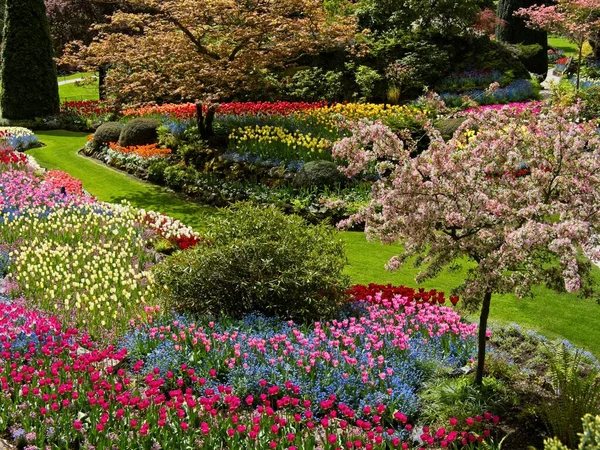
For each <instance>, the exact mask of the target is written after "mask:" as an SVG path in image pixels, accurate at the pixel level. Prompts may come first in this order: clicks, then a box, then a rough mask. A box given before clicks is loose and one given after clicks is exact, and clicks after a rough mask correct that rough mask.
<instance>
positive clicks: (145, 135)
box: [119, 118, 160, 147]
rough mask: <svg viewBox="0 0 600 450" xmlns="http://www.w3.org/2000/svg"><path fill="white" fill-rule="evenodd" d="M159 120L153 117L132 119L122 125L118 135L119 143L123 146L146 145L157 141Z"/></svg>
mask: <svg viewBox="0 0 600 450" xmlns="http://www.w3.org/2000/svg"><path fill="white" fill-rule="evenodd" d="M159 126H160V122H158V121H157V120H154V119H145V118H140V119H133V120H130V121H129V122H127V123H126V124H125V126H123V129H122V130H121V135H120V136H119V144H120V145H122V146H123V147H129V146H133V145H148V144H156V142H158V131H157V129H158V127H159Z"/></svg>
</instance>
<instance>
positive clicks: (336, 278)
mask: <svg viewBox="0 0 600 450" xmlns="http://www.w3.org/2000/svg"><path fill="white" fill-rule="evenodd" d="M207 225H208V226H207V227H206V228H207V229H208V230H209V231H208V232H207V234H206V235H205V236H204V238H205V240H204V243H202V244H200V245H198V246H196V247H195V248H193V249H191V250H187V251H185V252H177V253H175V254H174V255H172V256H170V257H169V258H167V259H165V260H163V261H162V262H161V263H160V264H158V265H157V266H155V268H154V274H155V277H156V281H157V284H158V285H159V286H165V289H164V291H163V294H162V295H163V300H164V303H165V306H166V307H167V308H168V309H174V310H176V311H178V312H188V313H195V314H212V315H216V316H218V315H227V316H233V317H239V316H241V315H243V314H246V313H250V312H260V313H262V314H265V315H267V316H278V317H282V318H285V319H293V320H295V321H299V322H310V321H314V320H318V319H322V318H328V317H333V315H334V314H335V312H336V311H337V309H338V307H339V306H340V304H341V302H342V301H343V299H344V298H345V289H346V287H347V278H346V277H345V276H344V275H343V274H342V270H343V268H344V265H345V264H346V257H345V255H344V246H343V244H342V242H341V241H340V239H339V238H338V237H337V235H336V233H335V231H334V230H333V229H332V228H330V227H327V226H325V225H317V226H313V225H307V224H306V222H304V220H302V219H301V218H299V217H297V216H286V215H285V214H283V213H282V212H280V211H279V210H277V209H275V208H256V207H253V206H251V205H249V204H245V203H240V204H238V205H236V206H235V207H233V208H232V209H230V210H227V211H225V212H224V213H223V214H221V215H218V216H216V217H214V218H213V219H212V222H211V223H210V224H207Z"/></svg>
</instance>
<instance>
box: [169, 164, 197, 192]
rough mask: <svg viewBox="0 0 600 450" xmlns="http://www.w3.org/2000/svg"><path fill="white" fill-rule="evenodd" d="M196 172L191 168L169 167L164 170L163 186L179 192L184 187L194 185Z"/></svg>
mask: <svg viewBox="0 0 600 450" xmlns="http://www.w3.org/2000/svg"><path fill="white" fill-rule="evenodd" d="M197 177H198V172H197V171H196V169H194V168H193V167H191V166H181V165H176V166H170V167H166V168H165V169H164V180H165V184H166V185H167V186H169V187H170V188H172V189H174V190H176V191H181V190H183V189H184V187H185V186H186V185H190V184H194V183H195V182H196V178H197Z"/></svg>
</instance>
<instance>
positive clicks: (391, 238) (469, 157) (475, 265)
mask: <svg viewBox="0 0 600 450" xmlns="http://www.w3.org/2000/svg"><path fill="white" fill-rule="evenodd" d="M578 111H579V106H577V107H572V108H570V109H555V110H546V111H542V112H532V111H530V110H525V111H523V112H521V113H519V114H518V115H516V114H515V113H514V112H512V113H511V112H510V110H509V109H503V110H501V111H486V112H482V113H478V114H475V115H473V116H471V117H470V118H469V119H467V120H466V121H465V123H464V124H463V125H462V126H461V127H460V128H459V129H458V130H457V131H456V133H455V134H454V137H453V138H452V139H450V140H449V141H448V142H445V141H444V139H443V138H442V137H441V135H440V134H439V132H437V131H436V130H434V129H433V128H432V129H430V130H429V138H430V139H431V144H430V147H429V149H428V150H426V151H425V152H423V153H422V154H421V155H419V156H417V157H416V158H412V159H411V158H410V156H409V152H410V148H407V147H406V146H404V145H403V143H402V141H401V140H400V139H399V138H398V137H396V136H395V135H394V134H393V133H392V132H391V131H390V130H389V129H388V128H386V127H385V126H383V125H382V124H379V123H375V124H370V123H367V122H362V123H359V124H358V125H357V126H356V127H355V129H354V130H353V134H352V136H351V137H347V138H345V139H343V140H341V141H340V142H339V143H338V144H336V146H335V147H334V155H335V157H337V158H343V159H346V160H349V162H350V164H349V166H348V167H347V168H346V169H345V170H346V173H347V174H348V175H354V174H356V173H358V172H360V171H361V170H363V169H365V168H370V169H371V170H372V169H373V167H375V168H377V170H378V171H379V173H380V176H381V178H380V180H379V181H378V182H376V183H375V185H374V188H373V198H372V201H371V203H370V205H369V206H368V207H367V208H366V209H365V210H364V211H363V212H362V213H361V214H360V217H355V218H354V220H362V221H364V222H365V225H366V232H367V234H368V236H370V237H378V238H380V239H381V241H382V242H383V243H394V242H402V243H403V244H404V249H405V250H404V253H403V254H402V255H400V256H397V257H394V258H392V259H391V260H390V261H389V263H388V268H390V269H397V268H399V267H401V265H402V263H404V262H405V261H406V259H407V258H408V257H416V259H415V264H416V265H418V266H421V267H423V270H422V271H421V272H420V273H419V275H418V276H417V281H418V282H420V281H422V280H423V279H426V278H431V277H435V276H436V275H437V274H439V273H440V272H441V271H442V269H444V268H451V267H455V266H456V265H457V264H458V261H460V258H465V257H466V258H467V259H469V260H470V261H471V262H472V266H469V269H468V271H467V275H466V278H465V280H464V282H463V283H462V285H460V286H458V287H457V289H456V291H457V292H456V293H460V294H461V295H462V296H463V298H464V301H465V303H466V304H467V305H470V306H472V307H473V306H476V305H479V304H481V305H482V306H481V314H480V320H479V351H478V362H477V373H476V382H477V383H478V384H481V382H482V377H483V369H484V361H485V346H486V327H487V322H488V315H489V311H490V303H491V300H492V295H493V294H497V293H510V292H513V293H515V294H517V295H518V296H519V297H523V296H525V295H526V294H530V291H531V288H532V287H533V286H534V285H538V284H546V285H547V286H549V287H551V288H554V289H557V290H566V291H568V292H573V291H578V290H581V293H582V294H584V295H590V294H591V292H592V291H591V287H590V286H591V283H590V277H589V271H590V268H591V264H590V262H589V261H588V260H587V259H586V258H585V257H583V256H582V254H581V250H582V249H583V250H584V251H585V252H586V254H588V255H590V257H592V258H598V257H600V252H599V251H598V249H597V248H596V245H595V244H594V236H597V235H598V232H599V230H600V215H599V213H600V140H599V138H598V135H597V134H596V132H595V130H596V126H595V125H594V124H592V123H583V124H578V123H575V120H574V119H575V117H576V116H577V114H578ZM474 130H477V131H474ZM351 220H352V219H351Z"/></svg>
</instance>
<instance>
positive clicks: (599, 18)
mask: <svg viewBox="0 0 600 450" xmlns="http://www.w3.org/2000/svg"><path fill="white" fill-rule="evenodd" d="M515 15H516V16H520V17H523V18H525V19H527V24H528V25H529V26H531V27H533V28H538V29H542V30H545V31H549V32H555V33H558V34H560V35H562V36H565V37H567V38H568V39H570V40H572V41H573V42H575V44H577V48H578V49H579V56H578V64H577V90H579V80H580V70H581V58H582V55H583V45H584V44H585V43H586V41H587V40H589V39H592V38H594V37H595V36H596V35H597V33H598V28H599V27H600V0H557V1H556V4H553V5H551V6H540V5H534V6H531V7H530V8H521V9H519V10H517V11H516V12H515Z"/></svg>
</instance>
